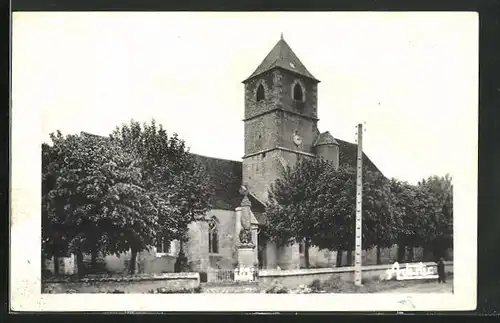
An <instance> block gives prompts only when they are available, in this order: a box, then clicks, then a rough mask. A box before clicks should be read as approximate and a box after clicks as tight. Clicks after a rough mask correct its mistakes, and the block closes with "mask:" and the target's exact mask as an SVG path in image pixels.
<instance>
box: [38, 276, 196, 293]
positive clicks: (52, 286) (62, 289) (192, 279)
mask: <svg viewBox="0 0 500 323" xmlns="http://www.w3.org/2000/svg"><path fill="white" fill-rule="evenodd" d="M42 286H43V290H42V293H106V292H107V293H112V292H118V291H119V292H123V293H148V292H149V291H151V290H157V289H158V288H165V289H167V290H185V289H194V288H198V287H199V286H200V275H199V274H198V273H168V274H159V275H136V276H108V277H106V276H95V277H90V276H89V277H86V278H68V279H47V280H44V281H43V283H42Z"/></svg>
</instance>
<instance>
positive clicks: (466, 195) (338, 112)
mask: <svg viewBox="0 0 500 323" xmlns="http://www.w3.org/2000/svg"><path fill="white" fill-rule="evenodd" d="M12 28H13V29H12V53H13V54H12V55H13V58H12V138H13V139H12V220H11V221H12V223H11V273H12V274H11V284H12V286H13V292H12V296H11V297H12V304H13V308H16V309H17V310H41V311H54V310H58V311H59V310H67V311H139V310H140V311H317V310H322V311H420V310H427V311H428V310H470V309H474V308H475V304H476V299H475V298H476V297H475V295H476V252H477V251H476V239H477V233H476V232H477V230H476V227H477V197H476V195H477V140H478V138H477V132H478V128H477V127H478V125H477V124H478V122H477V115H478V16H477V14H475V13H469V12H453V13H452V12H420V13H419V12H16V13H14V14H13V18H12ZM113 294H125V295H121V296H116V295H113ZM165 294H168V295H165ZM207 294H208V295H207ZM381 296H383V297H381ZM117 297H119V299H120V300H119V301H118V298H117ZM166 300H168V301H166Z"/></svg>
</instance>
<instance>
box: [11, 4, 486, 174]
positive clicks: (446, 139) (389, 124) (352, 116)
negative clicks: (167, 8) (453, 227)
mask: <svg viewBox="0 0 500 323" xmlns="http://www.w3.org/2000/svg"><path fill="white" fill-rule="evenodd" d="M281 33H283V35H284V39H285V40H286V41H287V43H288V44H289V45H290V47H291V48H292V50H293V51H294V52H295V53H296V54H297V56H298V57H299V59H300V60H301V61H302V63H303V64H304V65H305V66H306V67H307V69H308V70H309V71H310V72H311V73H312V74H313V75H314V76H315V77H316V78H317V79H319V80H321V83H320V84H319V86H318V116H319V118H320V121H319V123H318V127H319V130H320V131H322V132H324V131H330V133H331V134H332V135H333V136H334V137H336V138H339V139H342V140H346V141H350V142H354V141H355V138H356V136H355V134H356V125H357V123H359V122H362V123H364V124H365V132H364V134H363V135H364V136H363V149H364V152H365V153H366V154H367V155H368V156H369V157H370V159H371V160H372V161H373V162H374V163H375V164H376V165H377V167H378V168H379V169H380V170H381V171H382V172H383V173H384V175H386V176H387V177H395V178H398V179H400V180H405V181H409V182H413V183H415V182H417V181H418V180H420V179H422V178H424V177H427V176H430V175H445V174H447V173H450V174H451V175H452V176H453V175H454V171H455V170H456V169H460V167H458V168H457V167H456V165H458V164H460V163H461V162H463V163H469V161H470V160H472V159H473V160H475V158H476V155H475V154H476V153H477V113H478V111H477V110H478V20H477V15H476V14H474V13H458V12H454V13H403V12H401V13H396V12H393V13H381V12H379V13H370V12H364V13H363V12H350V13H342V12H340V13H328V12H322V13H283V12H282V13H262V12H259V13H230V12H225V13H222V12H220V13H215V12H205V13H194V12H190V13H188V12H184V13H180V12H177V13H162V12H140V13H139V12H137V13H134V12H120V13H118V12H116V13H113V12H65V13H56V12H52V13H48V12H36V13H35V12H33V13H27V12H23V13H14V14H13V31H12V46H13V47H12V52H13V60H12V109H13V111H14V116H16V114H15V112H16V109H17V111H23V114H22V116H20V114H17V116H16V117H17V118H21V117H22V118H30V119H33V118H39V119H40V141H44V142H50V139H49V134H50V133H51V132H55V131H56V130H61V131H62V132H63V133H64V134H69V133H79V132H81V131H86V132H90V133H94V134H99V135H108V134H109V133H110V132H111V131H112V130H113V129H114V128H115V127H117V126H119V125H121V124H122V123H127V122H129V121H130V120H131V119H134V120H137V121H141V122H142V121H146V122H147V121H150V120H152V119H153V118H154V119H155V120H156V122H157V123H159V124H162V125H163V126H164V128H165V129H166V130H167V131H168V132H169V133H177V134H179V136H180V137H181V138H182V139H184V140H185V141H186V143H187V145H188V146H189V147H190V150H191V151H192V152H194V153H198V154H202V155H206V156H211V157H218V158H224V159H232V160H241V158H242V156H243V152H244V147H243V145H244V141H243V126H244V125H243V121H242V119H243V115H244V96H243V94H244V93H243V90H244V88H243V84H242V83H241V82H242V81H243V80H244V79H245V78H247V77H248V76H250V74H251V73H252V72H253V71H254V70H255V68H257V66H258V65H259V64H260V62H261V61H262V60H263V59H264V57H265V56H266V55H267V53H268V52H269V51H270V50H271V49H272V47H273V46H274V45H275V44H276V42H278V40H279V38H280V35H281ZM471 152H474V154H472V155H473V156H472V155H471ZM471 158H472V159H471ZM467 165H469V164H467Z"/></svg>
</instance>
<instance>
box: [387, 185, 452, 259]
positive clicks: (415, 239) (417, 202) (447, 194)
mask: <svg viewBox="0 0 500 323" xmlns="http://www.w3.org/2000/svg"><path fill="white" fill-rule="evenodd" d="M452 187H453V186H452V184H451V178H450V177H449V176H445V177H438V176H431V177H429V178H428V179H426V180H422V181H421V182H419V183H418V184H417V185H411V184H408V183H405V182H400V181H397V180H394V179H393V180H391V191H392V193H393V198H394V203H395V208H394V210H395V212H397V213H399V216H398V217H396V218H400V219H401V222H400V223H399V225H398V227H399V228H398V229H397V232H398V234H397V241H398V245H399V249H398V261H404V257H405V253H406V250H407V249H409V250H410V254H409V261H412V260H413V253H412V250H413V248H414V247H424V249H428V248H430V249H431V250H432V251H433V253H434V254H435V256H439V255H442V254H443V253H444V250H446V248H449V247H451V243H452V237H453V213H452V212H453V211H452V210H453V205H452V204H453V203H452V199H453V194H452Z"/></svg>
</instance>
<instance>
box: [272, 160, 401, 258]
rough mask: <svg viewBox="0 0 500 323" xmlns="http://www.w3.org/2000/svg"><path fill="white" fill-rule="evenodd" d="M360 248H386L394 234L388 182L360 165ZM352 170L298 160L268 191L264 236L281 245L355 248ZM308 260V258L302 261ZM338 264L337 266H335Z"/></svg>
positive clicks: (341, 248) (326, 163) (333, 248)
mask: <svg viewBox="0 0 500 323" xmlns="http://www.w3.org/2000/svg"><path fill="white" fill-rule="evenodd" d="M363 172H364V183H365V184H364V186H363V249H365V250H366V249H369V248H372V247H373V246H376V245H380V246H387V245H390V243H392V241H393V239H394V238H395V237H394V223H395V222H394V220H393V218H392V217H393V213H392V209H391V208H392V205H391V203H390V202H391V192H390V186H389V182H388V181H387V180H386V179H385V178H384V177H383V176H382V175H381V174H379V173H375V172H371V171H369V170H368V169H364V171H363ZM355 205H356V169H355V168H353V167H351V166H349V165H342V166H341V167H339V168H338V169H335V167H334V166H333V164H331V163H329V162H327V161H325V160H323V159H300V160H299V161H298V163H297V165H296V166H295V167H294V168H287V169H286V170H285V171H284V172H283V174H282V176H281V177H280V178H279V179H277V180H276V182H275V183H274V184H273V185H272V186H271V189H270V191H269V203H268V207H267V209H266V212H267V213H268V215H269V216H268V218H269V226H268V229H267V230H268V234H269V235H270V236H271V237H273V238H274V239H275V240H278V241H280V242H281V243H285V244H286V243H291V242H300V241H306V242H308V244H310V245H313V246H317V247H319V248H320V249H329V250H337V252H338V253H339V254H340V253H341V252H342V251H348V253H349V254H350V253H351V252H352V250H353V249H354V228H355V214H356V208H355ZM306 260H307V259H306ZM338 265H340V264H338Z"/></svg>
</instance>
